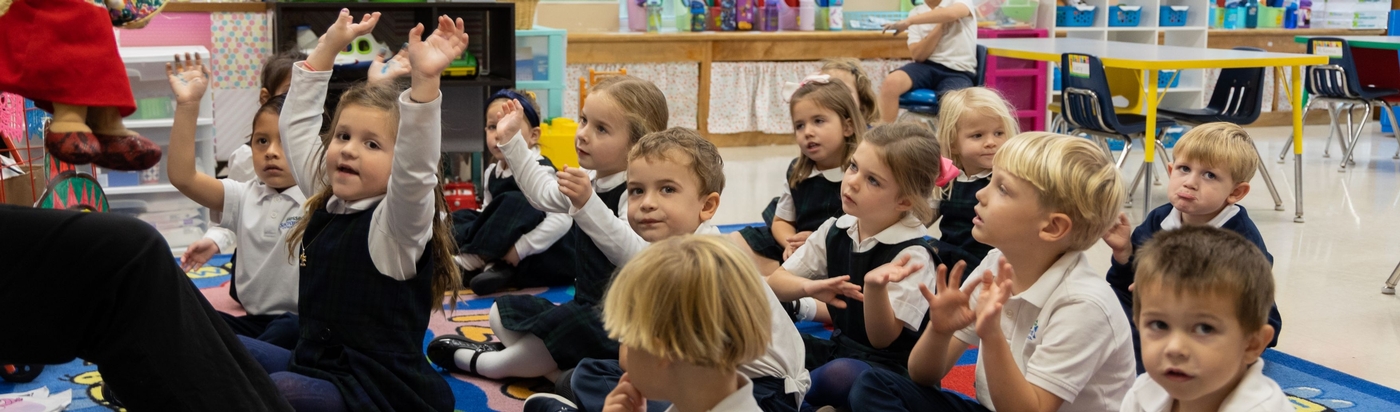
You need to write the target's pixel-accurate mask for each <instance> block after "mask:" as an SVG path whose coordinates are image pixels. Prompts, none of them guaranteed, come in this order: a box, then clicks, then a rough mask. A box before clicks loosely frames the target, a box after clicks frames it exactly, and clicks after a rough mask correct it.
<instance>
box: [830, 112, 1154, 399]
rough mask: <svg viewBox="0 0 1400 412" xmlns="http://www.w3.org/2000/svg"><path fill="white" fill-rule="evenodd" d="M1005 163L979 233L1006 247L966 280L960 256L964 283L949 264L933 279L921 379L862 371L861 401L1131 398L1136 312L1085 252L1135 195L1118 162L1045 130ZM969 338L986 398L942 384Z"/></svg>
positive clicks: (982, 202) (918, 362) (1022, 140)
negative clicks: (1128, 313) (1126, 189)
mask: <svg viewBox="0 0 1400 412" xmlns="http://www.w3.org/2000/svg"><path fill="white" fill-rule="evenodd" d="M995 168H996V173H993V174H992V183H991V185H990V186H988V187H987V188H986V189H983V190H982V191H981V192H978V193H977V200H978V201H979V203H978V204H977V217H976V218H974V219H973V221H972V222H973V225H974V226H973V228H972V234H973V236H976V237H977V240H979V241H982V242H986V243H987V244H989V245H992V246H995V247H996V248H997V249H994V250H992V252H991V253H988V254H987V258H986V259H984V260H983V261H982V265H981V266H979V267H977V269H975V271H974V272H973V275H972V276H970V277H969V278H968V280H967V281H966V282H964V284H963V286H962V287H961V289H960V288H959V287H958V281H959V279H961V278H962V273H963V269H964V268H965V267H966V266H965V265H964V264H961V263H959V264H957V265H954V266H953V270H952V277H953V281H952V282H948V281H947V278H948V270H947V269H946V268H939V270H938V284H937V286H938V294H937V295H934V294H933V292H932V291H931V290H930V289H929V288H922V289H921V292H923V294H924V298H925V299H927V301H928V305H929V307H930V309H929V317H928V319H929V323H928V326H927V327H925V328H924V332H923V336H921V337H920V338H919V343H918V346H917V347H915V348H914V353H913V354H912V355H910V357H909V377H907V378H906V377H903V376H898V375H897V374H895V373H891V372H888V371H882V370H872V371H870V372H868V373H866V374H865V375H862V376H861V377H860V380H859V381H858V382H856V387H855V389H853V390H852V392H851V400H852V402H851V403H852V405H855V406H856V408H855V410H857V411H863V410H870V411H891V410H918V411H924V410H954V411H990V410H1000V411H1057V410H1058V411H1096V412H1097V411H1115V410H1117V408H1118V406H1119V405H1121V404H1122V402H1123V396H1124V394H1125V393H1127V391H1128V386H1129V385H1130V383H1129V381H1131V380H1132V379H1133V376H1134V374H1133V363H1132V362H1133V358H1132V346H1131V344H1130V339H1129V331H1128V319H1127V317H1125V316H1122V315H1120V314H1119V312H1118V311H1117V310H1114V306H1115V305H1114V299H1113V291H1112V290H1110V289H1109V288H1108V285H1105V284H1104V283H1103V281H1101V280H1099V275H1098V274H1097V273H1098V272H1097V271H1095V270H1094V268H1093V267H1091V266H1090V265H1089V262H1088V259H1087V258H1086V257H1085V254H1084V250H1085V249H1088V248H1089V247H1090V246H1092V245H1093V244H1094V242H1097V241H1098V239H1099V237H1100V236H1103V232H1104V231H1106V230H1108V227H1109V226H1110V225H1112V223H1113V216H1114V214H1115V213H1117V212H1118V209H1119V208H1120V207H1121V206H1122V204H1123V196H1124V194H1123V184H1122V182H1121V181H1120V177H1119V174H1118V169H1117V168H1115V167H1114V165H1113V162H1111V161H1110V160H1109V159H1108V157H1107V156H1105V155H1104V153H1103V150H1101V149H1099V148H1098V146H1095V145H1094V144H1093V143H1091V142H1090V141H1089V140H1086V139H1083V138H1078V137H1071V136H1065V135H1057V134H1050V133H1039V132H1035V133H1023V134H1021V135H1018V136H1016V137H1014V138H1011V139H1010V140H1007V142H1006V145H1005V146H1002V147H1001V149H1000V150H999V151H998V152H997V155H996V166H995ZM1012 267H1015V268H1016V270H1015V273H1012V269H1011V268H1012ZM994 271H995V273H993V272H994ZM1013 295H1014V297H1013ZM1003 307H1004V308H1005V309H1004V310H1003ZM1003 313H1004V315H1003ZM1003 316H1005V317H1006V319H1002V317H1003ZM974 320H975V322H974ZM969 345H979V346H980V347H979V349H980V350H979V351H978V353H977V379H976V388H977V401H975V402H974V401H971V400H966V399H964V398H962V397H961V396H960V395H958V394H955V393H953V392H949V391H944V390H939V389H937V388H938V386H939V382H941V381H942V379H943V377H944V376H946V375H947V374H948V371H949V370H951V369H952V368H953V365H954V364H955V363H956V362H957V360H958V358H959V357H961V356H962V355H963V352H964V351H965V350H966V349H967V348H968V346H969ZM911 378H912V380H911Z"/></svg>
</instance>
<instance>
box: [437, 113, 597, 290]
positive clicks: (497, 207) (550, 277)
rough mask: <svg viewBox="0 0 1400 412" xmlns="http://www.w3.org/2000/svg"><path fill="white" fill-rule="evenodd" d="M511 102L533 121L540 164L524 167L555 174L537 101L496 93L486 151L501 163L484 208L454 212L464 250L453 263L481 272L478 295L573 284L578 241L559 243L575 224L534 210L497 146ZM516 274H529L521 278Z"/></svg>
mask: <svg viewBox="0 0 1400 412" xmlns="http://www.w3.org/2000/svg"><path fill="white" fill-rule="evenodd" d="M511 100H516V101H519V102H521V111H522V112H523V114H524V116H523V117H524V118H525V119H528V121H529V123H528V125H526V126H525V127H524V129H522V130H523V132H522V134H523V135H524V137H525V141H526V143H527V144H528V145H529V146H530V152H531V153H532V155H533V158H534V160H535V161H536V162H537V164H527V165H525V167H544V168H547V170H549V171H553V170H554V163H551V162H550V161H549V159H546V158H544V156H541V155H540V152H539V141H540V115H539V112H538V111H537V110H536V107H537V106H535V103H534V100H533V99H530V98H529V97H526V96H525V95H524V94H521V92H517V91H515V90H509V89H507V90H501V91H498V92H496V94H493V95H491V99H490V100H488V103H487V105H486V149H487V150H488V151H490V152H491V156H492V157H493V158H495V159H496V162H495V163H491V165H490V166H487V167H486V173H485V177H484V178H483V180H485V184H484V186H486V192H485V194H484V195H483V196H482V205H481V210H480V211H476V210H469V209H463V210H458V211H456V212H452V232H453V235H454V236H455V237H456V239H457V245H458V246H459V247H460V250H459V251H460V252H461V254H459V255H457V256H456V257H455V258H453V259H454V260H456V261H457V262H458V264H459V265H461V266H462V269H465V270H467V271H469V272H473V271H480V273H479V274H477V275H476V276H472V277H471V288H472V292H474V293H476V294H477V295H489V294H492V293H496V291H498V290H500V289H501V288H502V287H504V286H506V285H511V286H515V287H537V286H557V285H567V284H569V283H571V282H573V276H571V275H572V274H573V273H571V272H570V270H571V269H573V267H574V259H573V255H574V250H573V241H572V239H569V240H568V241H563V242H561V241H560V239H561V238H563V237H564V235H565V234H566V233H568V232H569V227H570V226H572V225H573V220H572V219H571V218H570V217H569V215H567V214H563V213H544V212H541V211H538V210H535V208H533V207H531V206H530V204H529V202H528V201H527V200H526V199H525V195H524V194H522V193H520V186H519V185H517V184H516V182H515V174H514V173H512V171H511V169H510V164H508V163H506V161H505V156H504V155H503V154H502V153H501V148H500V147H499V146H497V143H498V142H499V141H500V138H501V136H500V133H497V124H498V123H499V122H500V121H501V108H502V107H504V105H505V103H506V102H508V101H511ZM483 268H484V270H483ZM516 273H525V274H528V276H522V277H516V276H515V274H516Z"/></svg>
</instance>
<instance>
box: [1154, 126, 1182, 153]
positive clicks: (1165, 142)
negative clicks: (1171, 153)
mask: <svg viewBox="0 0 1400 412" xmlns="http://www.w3.org/2000/svg"><path fill="white" fill-rule="evenodd" d="M1183 134H1186V128H1185V127H1181V126H1172V127H1168V128H1167V129H1166V130H1163V131H1162V136H1161V137H1160V138H1158V140H1161V141H1162V147H1166V148H1168V149H1171V148H1173V147H1176V141H1177V140H1181V135H1183Z"/></svg>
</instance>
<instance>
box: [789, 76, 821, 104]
mask: <svg viewBox="0 0 1400 412" xmlns="http://www.w3.org/2000/svg"><path fill="white" fill-rule="evenodd" d="M808 83H816V84H827V83H831V75H826V74H821V73H812V74H809V75H807V77H804V78H802V81H801V82H798V83H793V82H783V103H790V102H792V95H794V94H797V89H800V88H802V86H806V85H807V84H808Z"/></svg>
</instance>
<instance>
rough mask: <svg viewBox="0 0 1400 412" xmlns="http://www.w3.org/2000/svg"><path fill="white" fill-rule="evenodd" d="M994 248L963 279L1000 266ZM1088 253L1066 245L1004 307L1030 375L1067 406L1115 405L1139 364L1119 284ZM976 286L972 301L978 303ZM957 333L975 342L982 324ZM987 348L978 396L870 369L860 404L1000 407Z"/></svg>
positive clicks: (1073, 409)
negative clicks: (1117, 295) (1103, 276)
mask: <svg viewBox="0 0 1400 412" xmlns="http://www.w3.org/2000/svg"><path fill="white" fill-rule="evenodd" d="M1000 257H1001V251H1000V250H995V249H994V250H992V251H991V252H990V253H988V254H987V258H986V259H983V260H982V262H983V263H982V265H981V266H979V267H977V268H976V269H974V270H973V271H971V272H969V273H971V275H969V276H968V278H967V279H966V280H964V281H963V282H964V283H966V282H972V281H976V280H977V279H978V278H979V277H981V276H983V274H984V273H986V271H988V270H992V271H996V272H1000V270H1001V269H1000V268H998V267H996V262H997V260H998V258H1000ZM1098 273H1099V272H1098V271H1096V270H1094V268H1093V266H1091V265H1090V264H1089V262H1088V258H1087V257H1086V256H1085V254H1084V252H1066V253H1065V254H1064V255H1063V256H1061V257H1060V259H1059V260H1057V261H1055V263H1054V264H1053V265H1051V266H1050V268H1049V269H1046V270H1045V273H1044V274H1043V275H1041V277H1040V279H1039V280H1036V282H1035V284H1033V285H1031V286H1030V287H1029V288H1027V289H1026V290H1024V291H1022V292H1021V293H1018V294H1016V295H1014V296H1011V298H1010V299H1008V300H1007V301H1006V303H1005V305H1004V306H1003V307H1002V316H1003V317H1004V318H1003V319H1002V320H1001V322H1000V323H1001V330H1002V333H1003V334H1004V335H1005V337H1006V339H1007V340H1008V342H1007V343H1008V344H1009V345H1008V346H1010V348H1011V353H1012V354H1013V355H1014V356H1013V358H1014V359H1015V361H1016V368H1017V369H1019V370H1020V371H1021V372H1022V373H1023V374H1024V375H1025V377H1026V381H1028V382H1029V383H1030V384H1032V385H1035V386H1036V387H1039V388H1040V389H1042V390H1045V391H1046V392H1050V394H1052V395H1054V396H1056V397H1058V398H1060V399H1062V400H1064V404H1063V405H1061V406H1060V409H1059V410H1060V411H1062V412H1080V411H1084V412H1105V411H1116V410H1118V407H1119V406H1121V405H1122V403H1123V397H1124V396H1126V395H1127V393H1128V388H1129V387H1130V386H1132V384H1131V381H1132V380H1133V378H1134V377H1135V376H1136V374H1135V373H1134V371H1133V363H1132V362H1133V358H1132V344H1131V339H1130V336H1129V334H1130V333H1129V330H1128V319H1127V318H1126V317H1124V316H1122V315H1121V314H1120V313H1119V312H1118V311H1117V310H1115V309H1116V306H1117V305H1116V302H1115V300H1114V296H1113V291H1112V290H1110V289H1109V288H1108V286H1107V285H1105V284H1104V283H1103V281H1102V280H1100V279H1099V276H1098ZM982 287H983V286H978V288H977V289H976V290H974V291H973V292H972V293H971V296H970V301H969V302H968V306H969V307H972V308H976V307H977V297H978V293H979V292H980V291H981V290H982V289H981V288H982ZM953 336H954V338H956V339H958V340H960V341H962V342H963V343H965V344H968V345H977V344H978V343H979V342H980V341H981V340H980V338H979V337H978V336H977V329H976V324H971V325H968V326H967V327H966V328H964V329H962V330H959V331H957V332H954V334H953ZM985 355H986V352H985V350H984V351H979V352H978V354H977V377H976V383H975V387H976V391H977V401H976V402H973V401H969V400H966V399H963V398H962V397H960V396H959V395H957V394H955V393H953V392H948V391H945V390H937V389H932V388H924V387H922V386H920V385H918V384H915V383H914V382H913V381H911V380H909V378H906V377H901V376H895V375H894V374H892V373H888V372H885V371H879V370H872V371H871V372H868V373H866V374H865V375H862V376H861V378H860V379H859V380H857V381H856V387H855V388H854V389H852V392H851V400H852V402H851V404H852V405H860V407H857V408H856V409H855V410H857V411H861V410H869V411H898V410H955V411H987V410H996V406H995V405H993V404H992V395H991V390H995V388H989V387H988V386H987V373H986V372H987V368H986V366H985V363H984V359H985Z"/></svg>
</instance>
